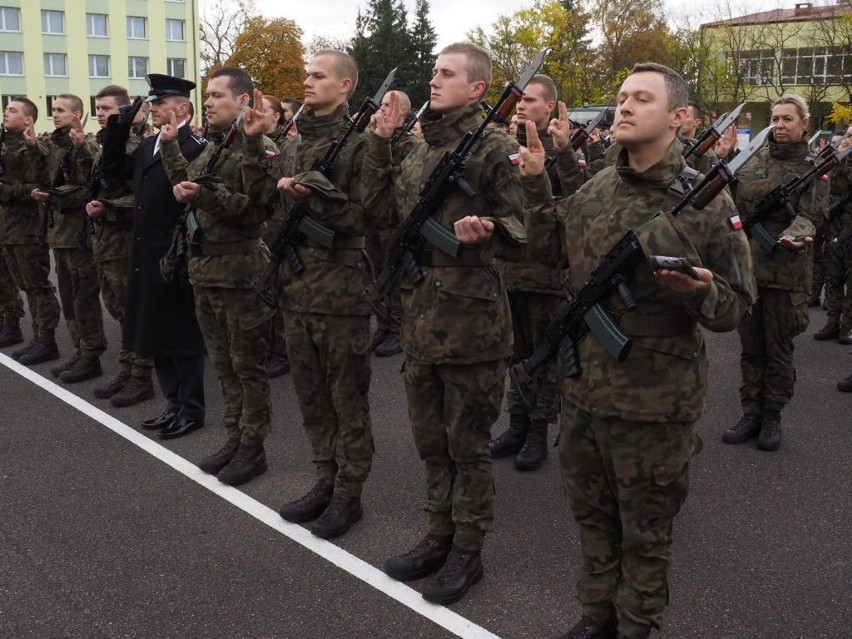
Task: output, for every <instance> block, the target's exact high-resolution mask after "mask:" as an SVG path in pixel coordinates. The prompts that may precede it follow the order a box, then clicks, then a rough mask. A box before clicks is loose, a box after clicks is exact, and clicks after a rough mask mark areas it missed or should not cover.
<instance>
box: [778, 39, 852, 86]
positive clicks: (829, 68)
mask: <svg viewBox="0 0 852 639" xmlns="http://www.w3.org/2000/svg"><path fill="white" fill-rule="evenodd" d="M850 60H852V58H850V55H849V54H848V53H846V52H845V51H844V48H843V47H819V48H811V47H804V48H801V49H784V51H783V56H782V59H781V81H782V83H783V84H785V85H799V86H808V85H813V84H817V85H823V84H837V83H839V82H840V81H841V80H842V78H843V74H844V72H845V73H849V71H850V70H852V64H850Z"/></svg>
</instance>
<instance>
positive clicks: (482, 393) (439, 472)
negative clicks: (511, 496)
mask: <svg viewBox="0 0 852 639" xmlns="http://www.w3.org/2000/svg"><path fill="white" fill-rule="evenodd" d="M505 376H506V363H505V361H503V360H498V361H494V362H483V363H479V364H468V365H456V364H429V363H423V362H420V361H418V360H417V359H415V358H413V357H410V356H406V358H405V370H404V378H405V394H406V397H407V398H408V415H409V418H410V419H411V430H412V432H413V433H414V443H415V444H416V445H417V451H418V453H419V454H420V459H422V460H423V466H424V469H425V472H426V513H427V514H428V516H429V523H428V530H429V533H431V534H433V535H453V545H455V546H458V547H459V548H464V549H466V550H480V549H481V548H482V546H483V543H484V541H485V535H486V533H488V532H491V530H492V529H493V527H494V480H493V477H492V462H491V453H490V451H489V450H488V440H489V439H490V429H491V425H492V424H493V423H494V421H495V420H496V419H497V417H498V416H499V414H500V400H501V398H502V396H503V384H504V379H505Z"/></svg>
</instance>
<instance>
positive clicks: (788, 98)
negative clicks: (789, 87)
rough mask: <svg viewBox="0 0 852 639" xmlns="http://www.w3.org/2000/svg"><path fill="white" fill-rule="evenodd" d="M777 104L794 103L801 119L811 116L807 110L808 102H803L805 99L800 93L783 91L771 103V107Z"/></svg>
mask: <svg viewBox="0 0 852 639" xmlns="http://www.w3.org/2000/svg"><path fill="white" fill-rule="evenodd" d="M779 104H792V105H794V106H795V107H796V111H798V112H799V117H800V118H802V119H803V120H804V119H805V118H809V117H811V113H810V111H809V110H808V103H807V102H805V99H804V98H803V97H802V96H800V95H796V94H795V93H785V94H784V95H782V96H781V97H780V98H778V99H777V100H775V102H773V103H772V108H773V109H774V108H775V107H776V106H778V105H779Z"/></svg>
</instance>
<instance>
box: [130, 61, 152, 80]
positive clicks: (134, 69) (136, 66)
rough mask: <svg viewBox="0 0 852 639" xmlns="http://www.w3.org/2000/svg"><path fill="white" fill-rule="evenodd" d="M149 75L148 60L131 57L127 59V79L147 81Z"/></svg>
mask: <svg viewBox="0 0 852 639" xmlns="http://www.w3.org/2000/svg"><path fill="white" fill-rule="evenodd" d="M146 75H148V58H143V57H137V56H130V57H129V58H127V77H129V78H137V79H142V80H144V79H145V76H146Z"/></svg>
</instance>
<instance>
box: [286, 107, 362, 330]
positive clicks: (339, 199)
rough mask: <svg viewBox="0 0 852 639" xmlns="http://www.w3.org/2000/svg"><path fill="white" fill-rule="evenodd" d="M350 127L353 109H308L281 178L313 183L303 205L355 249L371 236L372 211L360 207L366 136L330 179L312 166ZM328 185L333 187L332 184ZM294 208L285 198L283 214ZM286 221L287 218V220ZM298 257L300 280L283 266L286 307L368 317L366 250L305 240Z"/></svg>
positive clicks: (353, 139) (352, 143)
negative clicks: (315, 112)
mask: <svg viewBox="0 0 852 639" xmlns="http://www.w3.org/2000/svg"><path fill="white" fill-rule="evenodd" d="M348 126H349V107H348V106H347V105H346V104H342V105H341V106H340V107H339V108H337V109H336V110H335V111H334V112H333V113H330V114H329V115H323V116H315V115H313V113H312V112H310V111H308V110H307V109H306V110H305V111H303V112H302V115H301V116H299V135H300V137H299V138H298V140H297V141H296V142H295V143H293V144H291V145H289V146H288V147H287V149H286V153H285V154H284V157H283V159H282V167H281V170H282V175H284V176H286V177H292V178H296V179H297V181H302V180H305V181H309V182H310V183H312V184H314V185H316V186H323V187H324V188H322V189H320V188H315V189H314V193H313V195H311V196H310V197H309V198H308V199H307V200H304V201H303V202H302V204H304V205H305V206H307V207H308V214H309V215H310V216H311V217H312V218H313V219H314V220H315V221H317V222H319V223H320V224H322V225H323V226H325V227H326V228H327V229H330V230H332V231H334V232H335V235H336V236H337V237H340V238H342V239H343V238H345V239H348V240H349V241H351V242H353V243H355V244H357V243H358V241H359V240H358V238H363V236H364V234H365V233H366V231H367V219H366V217H367V214H368V213H370V211H369V209H368V208H366V207H364V206H363V205H362V203H361V165H362V164H363V162H364V153H365V152H366V140H365V137H364V136H363V135H359V134H357V133H353V134H352V135H351V136H350V138H349V141H348V142H347V143H346V146H345V147H344V148H343V150H342V151H341V153H340V155H339V156H338V158H337V162H336V164H335V165H334V171H333V172H332V175H331V176H330V180H324V179H323V178H321V177H320V176H319V175H317V172H316V171H311V169H312V167H313V166H314V163H315V162H316V161H317V160H320V159H322V157H323V156H324V155H325V153H326V151H327V150H328V148H329V147H330V146H331V143H332V141H333V140H334V139H335V138H337V137H339V136H341V135H343V133H344V132H345V131H346V129H347V127H348ZM329 182H330V183H329ZM295 204H296V203H295V202H294V201H293V200H290V199H285V201H284V207H285V215H289V213H290V211H292V210H293V207H294V205H295ZM285 219H286V217H285ZM299 243H300V244H299V246H298V249H297V250H298V254H299V257H300V258H301V260H302V262H303V263H304V265H305V271H304V273H302V274H301V275H296V274H295V273H293V271H292V268H291V265H290V263H289V261H288V260H284V262H283V263H282V266H281V281H282V284H283V287H284V296H283V298H282V306H283V307H284V308H285V309H288V310H291V311H297V312H300V313H323V314H327V315H354V316H364V317H366V316H368V315H370V307H369V305H368V304H367V301H366V300H365V299H364V296H363V291H364V289H365V288H366V287H367V286H369V284H370V281H371V279H372V271H371V269H370V265H369V260H367V257H366V254H365V253H364V250H363V249H358V248H331V249H327V248H324V247H322V246H320V245H318V244H316V243H315V242H313V241H312V240H310V239H308V238H306V237H301V238H300V240H299Z"/></svg>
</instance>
